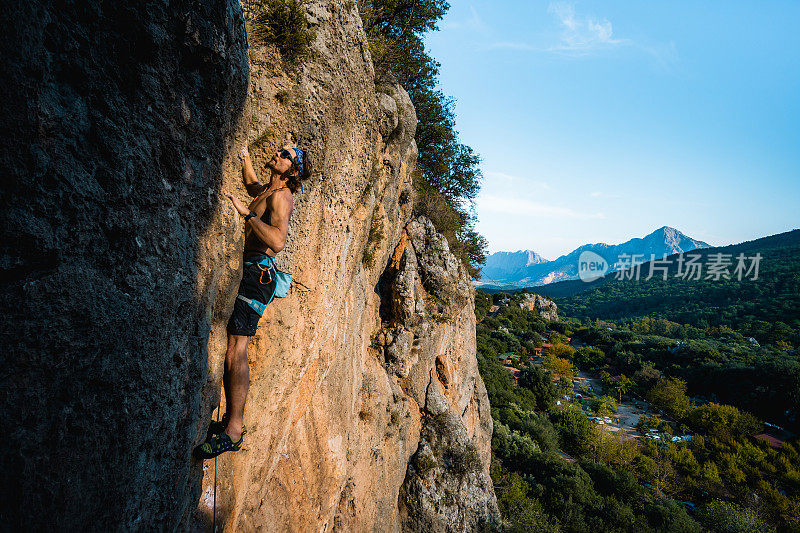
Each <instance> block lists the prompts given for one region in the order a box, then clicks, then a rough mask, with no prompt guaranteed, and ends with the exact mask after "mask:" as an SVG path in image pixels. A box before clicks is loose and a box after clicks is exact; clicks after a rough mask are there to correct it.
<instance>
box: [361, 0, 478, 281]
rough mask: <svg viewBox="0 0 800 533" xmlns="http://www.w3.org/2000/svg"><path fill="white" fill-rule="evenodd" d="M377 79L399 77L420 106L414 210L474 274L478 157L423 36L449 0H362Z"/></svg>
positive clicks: (476, 244) (418, 112)
mask: <svg viewBox="0 0 800 533" xmlns="http://www.w3.org/2000/svg"><path fill="white" fill-rule="evenodd" d="M358 7H359V12H360V14H361V19H362V21H363V23H364V30H365V32H366V34H367V38H368V40H369V46H370V52H371V54H372V59H373V64H374V65H375V76H376V79H377V81H381V80H383V79H389V78H391V77H394V78H395V79H397V81H398V82H400V84H401V85H402V86H403V87H404V88H405V89H406V91H408V94H409V96H410V97H411V101H412V102H413V103H414V107H415V109H416V113H417V134H416V141H417V147H418V148H419V159H418V162H417V172H416V173H415V179H414V188H415V192H416V198H415V202H414V211H415V213H416V214H418V215H425V216H427V217H428V218H430V219H431V221H432V222H433V224H434V225H435V226H436V228H437V229H438V230H439V231H440V232H441V233H442V234H444V236H445V237H447V240H448V242H449V244H450V249H451V251H452V252H453V253H454V254H455V255H456V256H458V257H459V258H461V260H462V261H463V262H464V264H465V265H466V266H467V268H468V270H469V272H470V274H471V275H472V276H473V277H477V276H478V272H479V270H480V267H481V266H482V265H483V263H484V262H485V261H486V246H487V243H486V239H485V238H484V237H483V236H481V235H480V234H478V233H477V231H475V221H476V219H475V209H474V200H475V197H476V196H477V194H478V191H479V190H480V183H481V180H482V175H481V171H480V168H479V166H478V165H479V163H480V158H479V157H478V155H477V154H476V153H475V152H474V150H473V149H472V148H470V147H469V146H466V145H464V144H462V143H461V142H459V139H458V133H457V131H456V129H455V123H456V120H455V112H454V109H453V108H454V101H453V99H452V98H449V97H447V96H446V95H445V94H444V93H442V92H441V91H440V90H438V89H437V84H438V75H439V63H438V62H436V61H435V60H434V59H433V58H431V57H430V56H429V55H428V53H427V52H426V50H425V46H424V43H423V40H422V39H423V36H424V35H425V34H426V33H427V32H430V31H434V30H436V29H437V28H436V24H437V22H438V21H439V20H440V19H441V18H442V17H443V16H444V14H445V13H446V12H447V10H448V9H449V7H450V6H449V4H448V3H447V2H446V1H444V0H359V2H358Z"/></svg>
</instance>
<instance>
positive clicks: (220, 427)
mask: <svg viewBox="0 0 800 533" xmlns="http://www.w3.org/2000/svg"><path fill="white" fill-rule="evenodd" d="M230 418H231V417H230V416H228V413H225V414H224V415H222V418H221V419H220V420H219V421H217V422H214V421H213V420H212V421H211V423H210V424H209V425H208V435H207V436H206V440H208V439H210V438H211V437H212V436H213V435H218V434H219V433H222V432H223V431H225V428H227V427H228V421H229V420H230Z"/></svg>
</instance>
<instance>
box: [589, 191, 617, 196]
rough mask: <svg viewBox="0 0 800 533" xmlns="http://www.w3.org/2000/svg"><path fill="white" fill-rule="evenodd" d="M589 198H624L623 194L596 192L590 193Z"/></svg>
mask: <svg viewBox="0 0 800 533" xmlns="http://www.w3.org/2000/svg"><path fill="white" fill-rule="evenodd" d="M589 196H591V197H593V198H622V195H621V194H613V193H608V192H601V191H595V192H592V193H589Z"/></svg>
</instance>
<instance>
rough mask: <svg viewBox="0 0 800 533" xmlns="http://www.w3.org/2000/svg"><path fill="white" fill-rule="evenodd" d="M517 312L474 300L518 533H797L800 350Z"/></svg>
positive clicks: (499, 480)
mask: <svg viewBox="0 0 800 533" xmlns="http://www.w3.org/2000/svg"><path fill="white" fill-rule="evenodd" d="M520 302H522V295H520V294H517V295H509V294H503V293H498V294H494V295H492V296H489V295H486V294H484V293H481V292H479V293H478V296H477V297H476V315H477V316H478V318H479V320H480V319H482V320H481V322H480V323H479V324H478V326H477V343H478V361H479V365H480V371H481V374H482V376H483V379H484V382H485V383H486V387H487V391H488V393H489V398H490V401H491V403H492V417H493V419H494V422H495V432H494V437H493V439H492V451H493V463H492V476H493V481H494V482H495V491H496V493H497V495H498V502H499V504H500V507H501V511H502V512H503V514H504V518H505V519H507V520H509V521H510V522H511V524H512V530H513V531H632V532H633V531H637V532H638V531H702V530H711V531H798V530H800V520H798V517H800V453H798V441H797V438H796V435H794V434H793V433H792V431H795V432H796V422H797V413H798V390H800V364H798V359H797V356H796V354H795V352H794V351H791V350H788V351H787V350H786V349H784V348H779V347H777V346H764V347H757V346H755V344H753V343H752V342H751V341H748V340H746V339H744V338H742V337H741V335H740V334H738V333H736V332H734V331H733V330H732V329H731V328H730V327H728V326H723V325H721V326H709V327H706V328H699V327H696V326H692V325H685V324H677V323H674V322H669V321H667V320H664V319H652V318H650V317H643V318H641V319H638V320H636V321H631V322H629V323H627V324H622V323H619V324H618V323H614V322H611V321H601V320H596V321H589V320H584V323H583V324H582V323H581V322H580V321H578V320H575V319H569V318H564V317H562V318H561V320H560V321H546V320H544V319H543V318H541V317H540V316H539V315H538V314H537V313H535V312H533V311H528V310H526V309H523V308H521V307H520V305H519V303H520ZM562 311H563V309H560V310H559V313H561V312H562ZM782 340H783V342H786V340H785V339H782ZM776 417H777V418H780V420H778V419H777V418H776ZM765 422H771V424H765ZM778 422H780V423H781V424H785V427H784V428H782V429H781V428H778V427H776V424H777V423H778Z"/></svg>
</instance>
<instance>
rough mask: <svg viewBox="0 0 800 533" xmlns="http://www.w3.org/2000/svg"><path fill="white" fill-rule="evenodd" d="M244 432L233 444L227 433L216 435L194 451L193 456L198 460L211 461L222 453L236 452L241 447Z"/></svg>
mask: <svg viewBox="0 0 800 533" xmlns="http://www.w3.org/2000/svg"><path fill="white" fill-rule="evenodd" d="M242 440H244V432H242V436H241V437H239V440H238V441H236V442H233V441H232V440H231V438H230V437H229V436H228V434H227V433H225V432H224V431H223V432H222V433H217V434H216V435H214V436H213V437H211V438H210V439H208V440H207V441H206V442H204V443H203V444H201V445H200V446H198V447H197V448H195V449H194V455H195V457H197V458H198V459H211V458H213V457H216V456H218V455H219V454H221V453H223V452H238V451H239V450H240V449H241V447H242Z"/></svg>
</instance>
